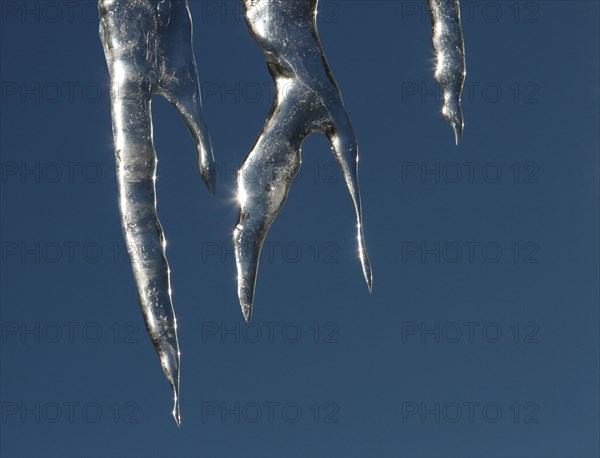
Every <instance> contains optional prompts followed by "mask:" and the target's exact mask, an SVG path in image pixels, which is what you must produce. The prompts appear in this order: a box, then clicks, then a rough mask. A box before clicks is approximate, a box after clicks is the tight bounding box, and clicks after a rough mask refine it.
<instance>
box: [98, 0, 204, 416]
mask: <svg viewBox="0 0 600 458" xmlns="http://www.w3.org/2000/svg"><path fill="white" fill-rule="evenodd" d="M99 15H100V37H101V40H102V43H103V46H104V52H105V56H106V60H107V63H108V69H109V72H110V79H111V88H112V91H111V108H112V121H113V135H114V144H115V156H116V170H117V181H118V187H119V210H120V213H121V226H122V229H123V234H124V236H125V241H126V244H127V248H128V251H129V255H130V257H131V260H132V267H133V273H134V277H135V281H136V284H137V290H138V298H139V302H140V306H141V309H142V313H143V316H144V321H145V323H146V328H147V330H148V334H149V335H150V338H151V340H152V343H153V344H154V347H155V349H156V352H157V353H158V356H159V358H160V362H161V365H162V368H163V371H164V373H165V375H166V377H167V379H168V381H169V383H170V384H171V387H172V389H173V397H174V407H173V416H174V418H175V421H176V422H177V424H178V425H179V424H180V421H181V417H180V413H179V359H180V355H179V344H178V341H177V322H176V319H175V313H174V310H173V305H172V301H171V286H170V270H169V266H168V263H167V257H166V251H165V248H166V242H165V237H164V234H163V230H162V227H161V225H160V222H159V220H158V217H157V213H156V191H155V180H156V164H157V158H156V153H155V151H154V145H153V140H152V116H151V110H150V99H151V97H152V95H153V94H161V95H162V96H164V97H165V98H166V99H167V100H168V101H169V102H170V103H171V104H173V105H174V106H175V108H176V109H177V111H178V112H179V114H180V115H181V116H182V118H183V120H184V121H185V123H186V125H187V127H188V128H189V130H190V132H191V134H192V136H193V138H194V140H195V144H196V149H197V153H198V162H199V168H200V173H201V175H202V177H203V178H204V181H205V183H206V185H207V186H208V188H209V191H210V192H211V193H213V192H214V183H215V178H214V159H213V153H212V147H211V143H210V139H209V136H208V130H207V128H206V124H205V121H204V116H203V114H202V106H201V99H200V86H199V83H198V74H197V69H196V62H195V59H194V52H193V47H192V23H191V17H190V12H189V9H188V4H187V1H186V0H100V2H99Z"/></svg>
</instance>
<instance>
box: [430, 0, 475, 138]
mask: <svg viewBox="0 0 600 458" xmlns="http://www.w3.org/2000/svg"><path fill="white" fill-rule="evenodd" d="M427 4H428V6H429V13H430V15H431V23H432V34H433V47H434V49H435V53H436V69H435V79H436V81H437V82H438V83H439V85H440V88H441V90H442V94H443V97H444V107H443V108H442V114H443V115H444V117H445V118H446V119H447V120H448V122H449V123H450V125H451V126H452V130H453V131H454V136H455V139H456V144H457V145H458V142H459V141H460V138H461V136H462V131H463V126H464V123H463V117H462V112H461V109H460V96H461V94H462V90H463V85H464V82H465V76H466V71H465V48H464V43H463V35H462V29H461V25H460V5H459V0H427Z"/></svg>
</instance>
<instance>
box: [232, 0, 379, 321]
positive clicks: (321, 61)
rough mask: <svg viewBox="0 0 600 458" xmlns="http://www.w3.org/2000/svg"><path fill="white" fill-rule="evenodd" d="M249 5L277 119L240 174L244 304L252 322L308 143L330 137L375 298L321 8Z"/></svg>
mask: <svg viewBox="0 0 600 458" xmlns="http://www.w3.org/2000/svg"><path fill="white" fill-rule="evenodd" d="M243 2H244V7H245V17H246V23H247V24H248V27H249V29H250V32H251V34H252V36H253V38H254V40H255V41H256V42H257V44H258V45H259V46H260V47H261V48H262V50H263V52H264V54H265V57H266V60H267V64H268V67H269V71H270V73H271V76H272V77H273V79H274V80H275V85H276V99H275V101H274V104H273V106H272V108H271V113H270V115H269V117H268V119H267V120H266V123H265V125H264V127H263V130H262V132H261V133H260V135H259V136H258V139H257V141H256V144H255V145H254V147H253V148H252V151H251V152H250V153H249V155H248V157H247V158H246V160H245V162H244V164H243V165H242V167H241V169H240V171H239V173H238V188H239V194H238V197H239V203H240V206H241V209H240V217H239V221H238V223H237V226H236V228H235V231H234V235H233V243H234V248H235V256H236V263H237V273H238V296H239V300H240V304H241V306H242V312H243V314H244V317H245V319H246V320H247V321H249V320H250V318H251V314H252V303H253V299H254V286H255V282H256V274H257V269H258V261H259V257H260V251H261V248H262V245H263V242H264V239H265V236H266V234H267V231H268V230H269V227H270V226H271V224H272V223H273V221H274V219H275V217H276V216H277V214H278V213H279V211H280V210H281V208H282V206H283V204H284V203H285V200H286V198H287V194H288V190H289V188H290V185H291V183H292V181H293V179H294V177H295V175H296V173H297V172H298V170H299V168H300V162H301V160H300V149H301V146H302V142H303V141H304V139H305V138H306V137H307V136H308V135H309V134H311V133H312V132H321V133H324V134H325V135H326V136H327V137H328V139H329V141H330V143H331V147H332V152H333V155H334V156H335V158H336V160H337V162H338V165H339V167H340V169H341V170H342V174H343V176H344V179H345V182H346V186H347V188H348V191H349V192H350V197H351V198H352V202H353V204H354V208H355V211H356V221H357V239H358V254H359V257H360V261H361V263H362V270H363V274H364V277H365V280H366V282H367V285H368V287H369V290H371V284H372V275H371V265H370V263H369V258H368V256H367V250H366V247H365V242H364V237H363V230H362V216H361V204H360V194H359V189H358V175H357V173H358V169H357V166H358V146H357V144H356V138H355V135H354V131H353V129H352V125H351V124H350V120H349V119H348V115H347V114H346V111H345V109H344V105H343V103H342V97H341V95H340V92H339V89H338V87H337V84H336V82H335V80H334V78H333V75H332V73H331V71H330V69H329V66H328V65H327V61H326V59H325V56H324V54H323V50H322V48H321V44H320V42H319V38H318V35H317V24H316V14H317V0H243Z"/></svg>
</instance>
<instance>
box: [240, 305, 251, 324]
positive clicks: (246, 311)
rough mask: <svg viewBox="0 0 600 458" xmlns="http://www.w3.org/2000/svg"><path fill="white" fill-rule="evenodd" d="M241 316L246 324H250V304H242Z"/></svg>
mask: <svg viewBox="0 0 600 458" xmlns="http://www.w3.org/2000/svg"><path fill="white" fill-rule="evenodd" d="M242 314H243V315H244V320H246V323H250V321H251V320H252V304H242Z"/></svg>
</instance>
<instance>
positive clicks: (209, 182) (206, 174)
mask: <svg viewBox="0 0 600 458" xmlns="http://www.w3.org/2000/svg"><path fill="white" fill-rule="evenodd" d="M202 179H203V180H204V183H205V184H206V188H207V189H208V192H209V193H210V195H211V196H212V197H214V196H215V188H216V180H215V174H214V173H213V172H212V170H211V169H208V170H203V171H202Z"/></svg>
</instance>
